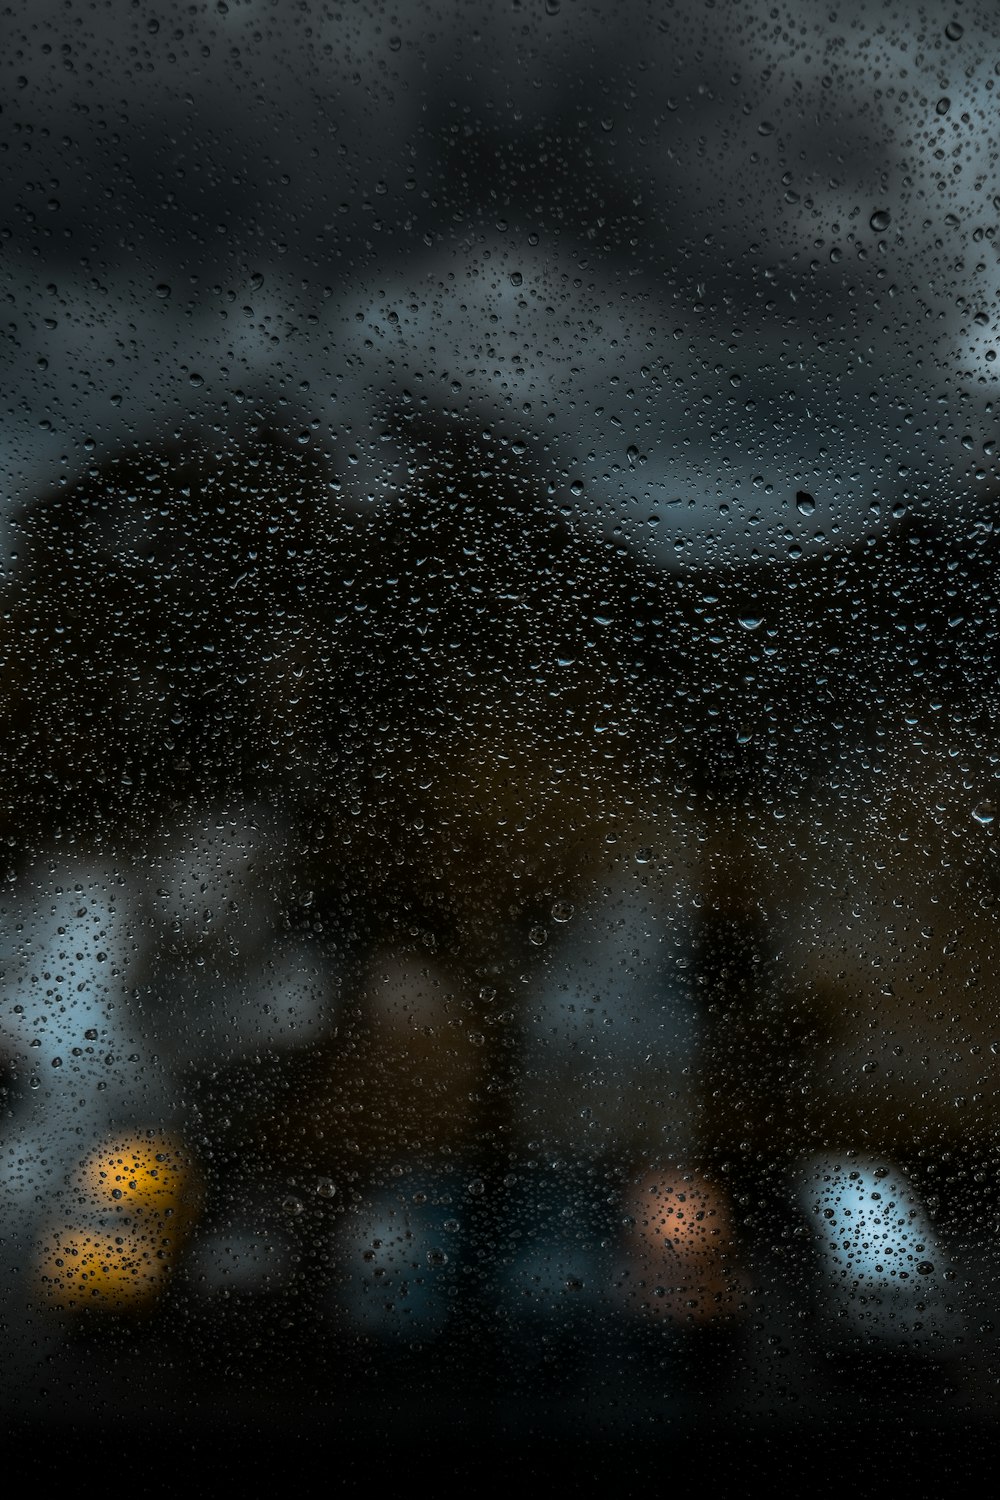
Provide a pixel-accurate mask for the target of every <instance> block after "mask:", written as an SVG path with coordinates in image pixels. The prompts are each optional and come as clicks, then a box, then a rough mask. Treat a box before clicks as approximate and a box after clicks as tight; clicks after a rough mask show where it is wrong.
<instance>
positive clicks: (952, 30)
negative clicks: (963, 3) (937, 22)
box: [944, 21, 965, 42]
mask: <svg viewBox="0 0 1000 1500" xmlns="http://www.w3.org/2000/svg"><path fill="white" fill-rule="evenodd" d="M964 31H965V27H964V26H963V25H962V23H961V21H949V22H948V24H947V26H946V27H945V28H944V34H945V36H946V37H947V38H948V40H949V42H957V41H959V40H960V38H961V37H962V35H963V33H964Z"/></svg>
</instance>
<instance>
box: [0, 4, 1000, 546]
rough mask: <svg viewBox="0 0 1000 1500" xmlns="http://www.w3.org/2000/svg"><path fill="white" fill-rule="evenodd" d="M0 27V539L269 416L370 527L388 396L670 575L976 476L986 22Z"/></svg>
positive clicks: (70, 12)
mask: <svg viewBox="0 0 1000 1500" xmlns="http://www.w3.org/2000/svg"><path fill="white" fill-rule="evenodd" d="M2 27H3V30H2V33H0V35H2V42H3V45H2V49H0V67H2V69H3V88H2V99H3V113H2V116H0V139H2V143H3V172H4V179H3V193H2V195H0V234H2V237H3V238H2V244H3V259H2V262H0V267H2V274H3V279H4V281H5V284H6V285H5V290H6V294H7V305H8V313H7V317H6V319H5V320H4V323H5V326H4V333H5V335H6V337H5V342H4V350H5V357H4V364H3V376H2V387H0V390H2V396H3V422H4V425H3V442H2V446H0V475H2V480H0V482H2V484H3V489H4V500H5V503H6V506H7V508H8V510H9V508H10V507H11V506H12V505H17V504H18V503H21V502H23V500H24V499H26V498H30V496H31V495H32V494H34V493H36V492H37V491H38V490H39V489H40V488H42V489H44V488H46V487H48V486H50V485H51V484H53V483H56V482H58V481H59V480H60V478H70V477H73V476H75V475H77V474H78V473H79V472H80V471H81V470H82V469H83V468H84V467H85V466H86V465H87V463H88V462H90V461H92V455H97V456H102V455H104V454H106V453H108V452H111V451H114V450H115V449H116V448H118V447H120V446H122V445H123V444H129V443H134V442H139V443H148V442H153V441H162V440H163V439H165V438H168V437H169V436H170V435H171V434H172V433H173V432H175V431H182V432H183V431H190V430H191V427H192V424H194V425H197V426H198V427H200V428H201V429H202V430H206V431H208V432H213V431H214V432H215V433H216V434H217V437H218V438H219V439H222V440H228V441H232V442H236V443H238V442H240V441H243V440H244V435H245V431H246V424H247V422H248V421H252V420H255V419H257V418H258V417H261V416H262V417H263V418H264V419H266V420H267V421H269V422H277V423H278V424H279V425H281V426H282V427H285V428H287V429H288V431H290V432H291V433H293V434H294V435H295V436H297V437H299V438H300V439H301V441H302V442H303V444H306V443H308V444H310V445H313V446H318V447H320V448H322V449H323V450H324V451H329V452H330V454H331V455H332V457H333V458H334V461H335V462H336V463H337V465H338V467H339V468H340V469H342V470H343V473H344V477H345V482H346V484H347V486H348V493H349V494H350V496H351V497H352V499H353V500H354V501H355V502H356V503H358V504H370V503H389V502H391V498H392V495H393V493H394V475H395V472H396V467H395V466H396V464H397V461H398V453H397V446H396V443H395V441H394V438H393V429H392V416H391V413H392V409H393V406H394V404H396V403H398V402H399V401H400V400H401V399H404V400H408V401H416V402H420V401H425V402H426V404H427V405H428V406H429V407H430V408H433V409H434V410H435V411H437V412H439V413H441V414H444V417H445V418H446V419H447V420H453V419H454V420H459V421H468V422H471V423H474V424H475V425H476V426H477V427H482V428H490V429H493V430H494V431H495V432H496V433H497V434H499V435H501V436H502V437H503V438H505V439H506V440H508V441H510V442H511V443H513V444H516V445H518V446H520V445H521V444H523V445H524V446H525V448H526V450H527V451H528V452H529V453H530V454H531V458H532V464H533V466H534V469H535V471H536V472H537V475H538V483H539V486H540V487H541V488H543V489H544V490H545V491H547V492H548V493H550V494H551V495H552V496H553V503H556V504H559V505H561V506H563V507H564V508H572V509H573V510H574V511H576V512H578V513H579V514H580V515H581V516H588V517H591V518H593V519H594V521H595V523H597V524H600V525H601V526H602V527H603V528H604V529H605V530H609V531H615V530H616V529H617V530H618V531H619V532H621V533H622V534H624V535H625V536H626V537H627V538H628V539H629V540H630V541H631V542H632V543H633V544H635V545H637V546H640V547H642V548H644V549H645V550H647V551H648V552H649V554H650V555H652V556H654V557H656V558H658V559H660V560H662V561H664V562H666V563H668V564H676V563H677V562H678V561H680V562H683V561H684V560H685V559H686V558H689V559H692V560H693V559H696V558H698V559H702V560H704V559H705V558H706V557H707V558H713V557H714V558H719V559H725V558H732V557H744V556H746V555H748V554H751V553H754V552H756V553H758V554H759V555H761V556H777V557H782V556H786V555H789V554H791V555H793V556H794V555H795V549H797V548H803V549H806V550H808V549H810V548H815V547H822V546H825V545H829V544H838V543H843V542H846V541H849V540H852V539H854V538H856V537H857V536H858V535H860V534H862V533H863V532H864V531H865V530H867V529H870V528H872V527H875V526H880V525H882V524H883V523H884V521H885V518H886V516H887V515H891V513H892V510H893V508H894V507H895V508H898V507H900V506H901V505H903V504H906V505H908V506H910V507H912V506H913V505H914V504H917V505H919V504H925V503H928V502H929V503H930V504H931V505H933V506H940V505H942V504H948V505H952V506H953V507H954V506H955V505H956V503H957V502H956V500H955V496H956V494H958V493H962V494H966V493H969V491H970V485H969V479H970V477H972V484H971V493H972V497H973V499H972V503H973V504H974V503H976V496H977V495H978V494H981V493H982V492H984V488H985V486H986V484H987V476H988V477H989V479H990V480H991V479H992V477H993V460H992V459H991V456H990V455H991V451H992V450H991V447H990V441H991V438H992V435H993V428H992V421H993V417H992V409H991V403H992V397H993V380H994V378H995V377H994V374H993V371H994V369H995V365H994V363H993V359H992V355H993V352H994V344H995V343H996V341H997V337H998V336H997V316H998V313H997V299H996V283H997V269H996V251H995V248H994V247H995V243H996V242H995V239H994V238H993V236H994V231H995V229H996V223H997V218H998V212H997V206H996V200H995V198H994V187H995V178H996V155H997V135H998V132H997V126H996V109H995V104H994V99H993V90H994V84H995V82H996V77H995V64H994V62H993V58H994V56H995V55H996V45H995V44H996V41H997V33H998V31H1000V21H998V20H997V19H996V18H995V12H994V11H993V9H992V8H991V7H988V6H986V5H978V6H965V7H958V8H956V9H955V11H954V15H952V12H951V11H949V10H941V9H940V8H939V7H935V6H931V7H928V8H925V9H919V8H917V7H915V6H913V5H910V4H899V5H888V6H878V7H870V6H863V5H861V4H860V3H857V0H851V3H850V4H848V5H842V6H835V5H831V4H830V3H826V4H815V5H813V4H805V5H803V4H800V3H796V4H792V5H771V4H766V3H760V0H754V3H751V4H738V3H733V4H721V3H720V4H717V5H714V6H713V5H708V4H705V3H704V0H697V3H695V0H683V3H681V4H678V5H676V6H668V5H665V4H655V5H642V4H637V3H629V4H624V5H622V4H616V5H613V6H612V5H587V4H577V3H572V0H558V3H557V0H521V3H513V0H497V3H494V4H488V5H487V4H463V3H458V0H452V3H443V4H427V3H413V4H410V3H408V4H406V5H403V4H396V5H394V6H383V5H380V4H376V3H364V4H360V5H354V4H344V5H341V6H324V5H320V4H302V5H289V4H285V3H282V4H277V3H270V0H250V3H238V0H231V3H215V0H212V3H210V4H208V5H185V4H179V3H172V4H166V5H164V4H156V3H151V4H138V3H134V4H131V5H122V4H120V3H96V4H77V3H58V4H55V3H41V4H37V3H32V4H31V5H29V4H27V3H26V0H23V3H21V4H18V5H15V6H11V7H8V9H7V10H6V12H5V13H4V15H3V20H2ZM977 469H978V470H979V471H980V472H981V474H982V475H983V477H982V478H980V479H978V480H976V479H975V478H974V477H973V476H974V475H975V473H976V471H977ZM799 491H805V492H807V493H809V494H810V495H812V496H813V497H814V499H815V502H816V503H815V508H814V509H813V510H811V511H807V513H806V514H803V513H802V512H801V510H800V509H799V508H797V507H796V503H795V496H796V494H797V493H798V492H799ZM925 497H926V498H925Z"/></svg>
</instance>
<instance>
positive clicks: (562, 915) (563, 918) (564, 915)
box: [552, 901, 573, 922]
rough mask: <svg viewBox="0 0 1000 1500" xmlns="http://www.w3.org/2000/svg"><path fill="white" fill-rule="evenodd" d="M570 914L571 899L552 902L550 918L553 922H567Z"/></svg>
mask: <svg viewBox="0 0 1000 1500" xmlns="http://www.w3.org/2000/svg"><path fill="white" fill-rule="evenodd" d="M572 915H573V903H572V901H553V903H552V920H553V922H568V921H569V919H570V917H571V916H572Z"/></svg>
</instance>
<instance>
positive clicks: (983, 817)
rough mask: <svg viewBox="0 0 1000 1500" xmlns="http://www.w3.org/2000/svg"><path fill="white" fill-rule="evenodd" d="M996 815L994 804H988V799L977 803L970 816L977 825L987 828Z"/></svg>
mask: <svg viewBox="0 0 1000 1500" xmlns="http://www.w3.org/2000/svg"><path fill="white" fill-rule="evenodd" d="M996 813H997V809H996V803H995V802H990V801H989V799H988V798H987V799H984V801H982V802H979V803H977V804H976V806H975V807H974V808H973V809H972V816H973V817H974V818H975V820H976V822H977V823H982V824H983V826H984V827H987V826H988V825H989V824H990V823H992V822H993V819H994V818H995V817H996Z"/></svg>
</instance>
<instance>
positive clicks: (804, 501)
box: [795, 490, 816, 516]
mask: <svg viewBox="0 0 1000 1500" xmlns="http://www.w3.org/2000/svg"><path fill="white" fill-rule="evenodd" d="M795 509H796V510H797V511H798V513H799V515H800V516H811V515H812V513H813V511H814V510H815V509H816V501H815V500H814V499H813V497H812V495H810V493H809V491H808V490H796V492H795Z"/></svg>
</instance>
